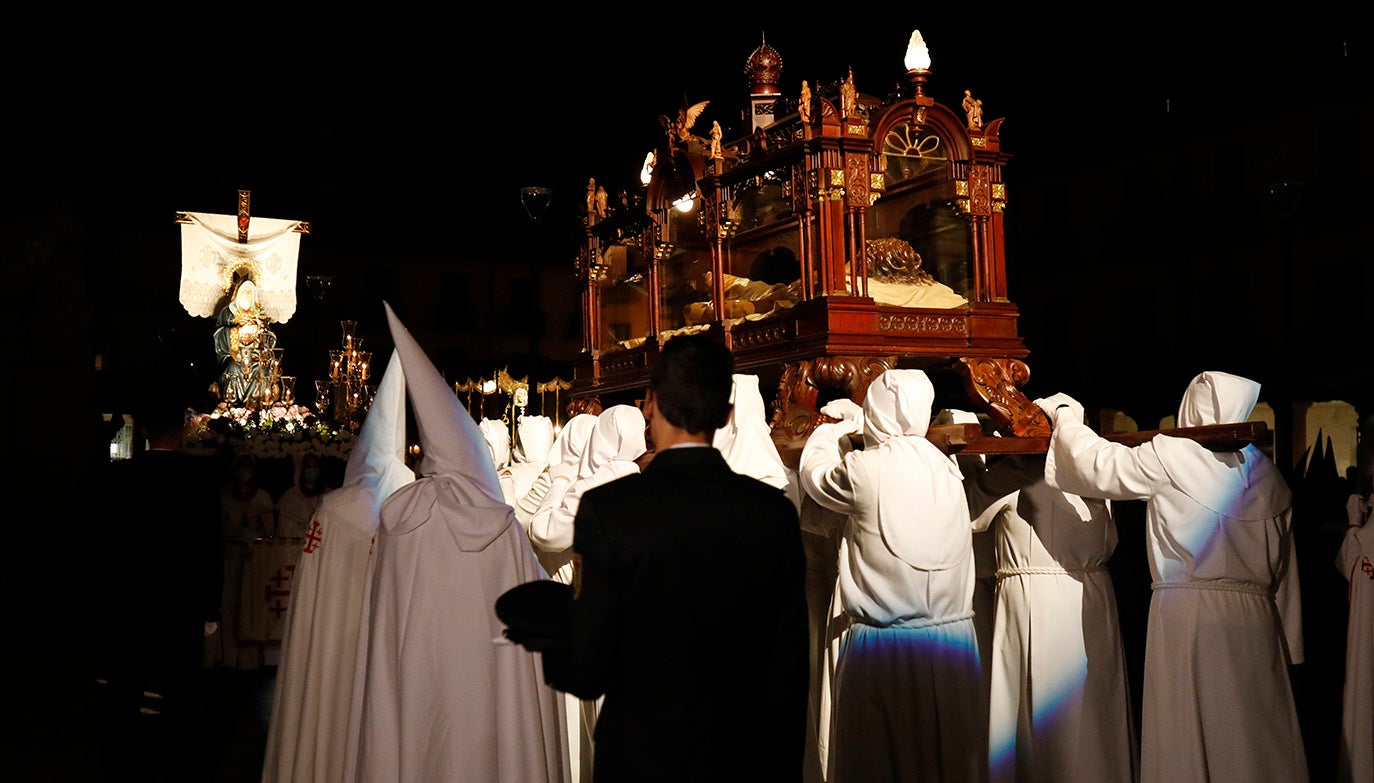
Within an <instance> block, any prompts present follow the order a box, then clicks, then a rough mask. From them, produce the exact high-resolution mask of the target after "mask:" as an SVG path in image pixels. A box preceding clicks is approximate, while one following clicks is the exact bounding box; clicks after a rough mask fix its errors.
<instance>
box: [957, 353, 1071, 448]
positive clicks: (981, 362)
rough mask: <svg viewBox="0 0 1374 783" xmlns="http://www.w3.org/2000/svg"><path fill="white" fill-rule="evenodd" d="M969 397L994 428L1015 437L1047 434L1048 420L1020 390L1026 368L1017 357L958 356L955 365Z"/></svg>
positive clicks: (1028, 371)
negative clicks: (981, 409) (989, 419)
mask: <svg viewBox="0 0 1374 783" xmlns="http://www.w3.org/2000/svg"><path fill="white" fill-rule="evenodd" d="M956 369H958V370H959V373H960V375H962V376H963V378H964V388H965V389H967V390H968V393H969V397H970V398H971V399H972V400H974V401H975V402H979V403H981V407H982V408H983V410H984V411H985V412H986V413H987V414H988V417H989V418H991V419H992V423H993V425H994V426H995V427H996V428H997V431H998V432H1002V433H1005V434H1007V435H1010V436H1012V437H1016V438H1036V437H1049V434H1050V420H1049V417H1047V416H1046V415H1045V412H1044V411H1042V410H1040V406H1038V405H1036V404H1035V403H1034V402H1032V401H1031V400H1030V399H1029V398H1028V397H1026V395H1024V394H1022V393H1021V389H1020V388H1019V387H1020V386H1023V385H1024V384H1025V383H1026V381H1028V380H1030V368H1029V367H1027V366H1026V363H1025V362H1023V361H1021V360H1020V359H985V358H977V359H973V358H967V357H965V358H961V359H960V360H959V364H958V365H956Z"/></svg>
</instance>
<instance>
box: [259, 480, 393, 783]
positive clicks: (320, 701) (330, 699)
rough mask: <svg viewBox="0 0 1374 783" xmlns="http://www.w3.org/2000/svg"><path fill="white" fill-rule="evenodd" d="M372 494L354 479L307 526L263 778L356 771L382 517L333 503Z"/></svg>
mask: <svg viewBox="0 0 1374 783" xmlns="http://www.w3.org/2000/svg"><path fill="white" fill-rule="evenodd" d="M365 494H372V493H370V492H368V491H367V490H363V489H360V488H355V487H350V486H344V487H341V488H339V489H337V490H334V491H333V492H331V493H329V497H328V498H327V499H326V501H325V502H324V503H323V504H322V508H321V511H320V513H319V514H317V515H316V518H315V522H314V523H313V524H312V525H311V526H310V528H309V530H308V531H307V535H306V541H305V545H304V546H303V547H302V549H301V555H300V559H299V560H298V562H297V564H296V573H295V576H294V577H293V578H292V589H291V604H290V606H289V607H288V609H287V615H286V630H285V632H284V633H283V635H282V653H281V662H280V664H279V665H278V667H277V681H276V686H275V688H276V690H275V694H274V696H273V699H272V717H271V722H270V723H269V725H268V734H267V750H266V757H265V760H264V764H263V776H262V779H263V783H272V781H283V783H285V782H286V781H316V783H333V782H334V781H344V780H351V779H352V777H353V772H354V770H353V769H352V766H351V764H350V763H349V762H350V761H351V757H350V756H349V755H348V747H349V745H350V744H355V743H356V739H355V737H356V734H357V731H358V714H357V713H358V712H359V710H358V709H356V707H361V700H360V699H359V700H357V701H355V699H354V696H355V693H354V684H355V683H354V675H355V672H356V667H357V663H358V641H359V638H360V634H361V629H362V626H363V603H364V602H363V596H364V592H365V590H366V589H367V578H368V568H369V559H370V556H371V552H372V535H373V531H374V530H375V526H376V519H377V518H376V513H375V511H374V512H373V513H372V514H371V515H367V514H349V513H343V514H341V513H337V512H334V511H332V509H333V508H347V507H349V506H362V505H365V504H366V502H368V501H362V500H358V501H355V500H353V498H354V497H355V496H357V497H359V498H361V496H363V495H365ZM371 502H374V503H375V504H376V505H380V500H376V501H371Z"/></svg>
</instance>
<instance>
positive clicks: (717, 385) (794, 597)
mask: <svg viewBox="0 0 1374 783" xmlns="http://www.w3.org/2000/svg"><path fill="white" fill-rule="evenodd" d="M733 371H734V360H733V357H732V356H731V355H730V352H729V350H728V349H726V348H725V347H724V346H722V345H720V344H719V343H717V342H715V341H714V340H712V339H710V338H708V337H706V336H705V335H688V336H679V337H674V338H673V339H671V340H669V341H668V342H667V343H666V344H665V345H664V346H663V350H662V352H661V353H660V354H659V358H658V360H657V361H656V362H655V364H654V368H653V373H652V376H651V379H650V382H649V389H648V392H647V395H646V397H645V400H644V415H645V418H646V420H647V421H648V426H649V434H650V439H651V440H652V442H653V444H654V449H655V454H654V456H653V459H652V460H651V461H650V462H649V464H648V465H647V466H646V467H645V468H644V470H643V472H642V473H638V474H635V475H630V476H625V477H623V478H619V479H616V480H614V481H611V482H609V483H607V484H604V485H602V486H600V487H597V488H595V489H593V490H590V491H588V492H587V493H586V494H585V495H584V496H583V497H582V501H581V505H580V506H579V508H578V512H577V517H576V519H575V521H574V523H573V524H574V534H573V550H574V552H575V553H576V556H577V557H578V558H580V565H579V566H578V574H577V580H576V582H575V595H574V598H573V600H572V609H571V615H570V618H569V624H568V629H569V630H568V641H567V643H566V645H564V646H561V647H554V648H551V649H546V650H545V651H544V653H543V654H544V671H545V678H546V679H547V680H548V682H549V684H551V685H553V686H554V687H555V688H558V689H559V690H563V691H566V692H568V693H572V694H574V695H576V696H578V697H580V698H583V699H595V698H598V697H602V696H604V697H605V699H604V702H603V703H602V707H601V712H600V716H599V718H598V720H597V725H596V734H595V762H594V777H595V780H596V782H597V783H615V781H621V780H635V781H643V780H654V781H678V780H681V781H694V782H697V781H705V780H710V781H727V780H741V781H743V780H748V781H760V780H789V781H799V780H800V779H801V770H802V755H803V744H804V741H805V739H804V738H805V730H806V700H807V674H808V657H807V614H806V595H805V586H804V579H805V569H806V565H805V558H804V555H803V553H802V543H801V531H800V527H799V526H798V521H797V512H796V509H795V507H794V506H793V505H792V502H791V501H790V500H788V498H787V496H786V495H785V494H784V493H783V492H782V490H779V489H777V488H775V487H772V486H769V485H768V484H765V483H763V482H761V481H759V480H757V479H754V478H750V477H748V476H743V475H740V474H737V473H734V472H733V471H731V470H730V467H729V466H728V465H727V464H726V462H725V459H724V458H723V457H722V456H721V454H720V452H719V451H717V450H716V449H715V448H712V446H711V437H712V435H713V434H714V432H715V430H716V429H717V428H719V427H721V426H723V425H724V424H725V422H726V420H727V418H728V416H729V413H730V388H731V381H732V373H733Z"/></svg>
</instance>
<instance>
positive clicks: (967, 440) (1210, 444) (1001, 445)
mask: <svg viewBox="0 0 1374 783" xmlns="http://www.w3.org/2000/svg"><path fill="white" fill-rule="evenodd" d="M1156 435H1168V436H1170V437H1175V438H1189V439H1191V440H1195V441H1197V442H1198V443H1200V444H1202V445H1203V446H1206V447H1207V448H1208V449H1210V450H1212V451H1236V450H1237V449H1241V448H1243V447H1245V446H1246V445H1247V444H1250V443H1260V444H1263V443H1266V442H1268V440H1269V438H1270V436H1271V435H1272V433H1270V432H1269V426H1268V425H1267V424H1265V423H1264V422H1262V421H1247V422H1242V423H1240V424H1212V425H1209V426H1206V427H1178V428H1175V429H1167V430H1142V431H1140V432H1113V433H1109V434H1107V435H1103V436H1102V437H1103V438H1106V439H1107V440H1109V441H1111V442H1113V443H1120V444H1122V445H1124V446H1139V445H1140V444H1142V443H1145V442H1147V441H1149V440H1150V439H1151V438H1153V437H1154V436H1156ZM858 437H859V440H860V444H859V445H860V448H862V436H858ZM926 439H927V440H929V441H930V442H931V443H934V444H935V445H936V446H938V447H939V448H940V450H941V451H943V452H945V453H946V454H1044V453H1046V452H1047V451H1049V448H1050V439H1049V437H1038V438H999V437H996V436H989V435H984V434H983V427H982V425H980V424H974V423H968V424H938V425H933V426H931V428H930V429H929V430H928V431H927V432H926Z"/></svg>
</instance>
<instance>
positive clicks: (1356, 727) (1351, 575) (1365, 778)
mask: <svg viewBox="0 0 1374 783" xmlns="http://www.w3.org/2000/svg"><path fill="white" fill-rule="evenodd" d="M1369 502H1370V503H1374V496H1372V497H1370V498H1369ZM1336 567H1337V568H1339V569H1340V571H1341V573H1343V574H1345V576H1346V578H1347V579H1349V580H1350V617H1349V621H1348V623H1347V626H1346V642H1345V692H1344V698H1343V706H1342V710H1341V751H1340V765H1339V767H1338V768H1337V771H1338V779H1339V780H1341V781H1354V782H1355V783H1370V782H1371V781H1374V525H1371V524H1369V523H1368V522H1365V523H1364V525H1363V526H1362V527H1354V526H1352V527H1350V528H1348V529H1347V530H1346V532H1345V541H1344V542H1343V543H1342V545H1341V550H1340V553H1339V554H1338V555H1337V557H1336Z"/></svg>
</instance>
